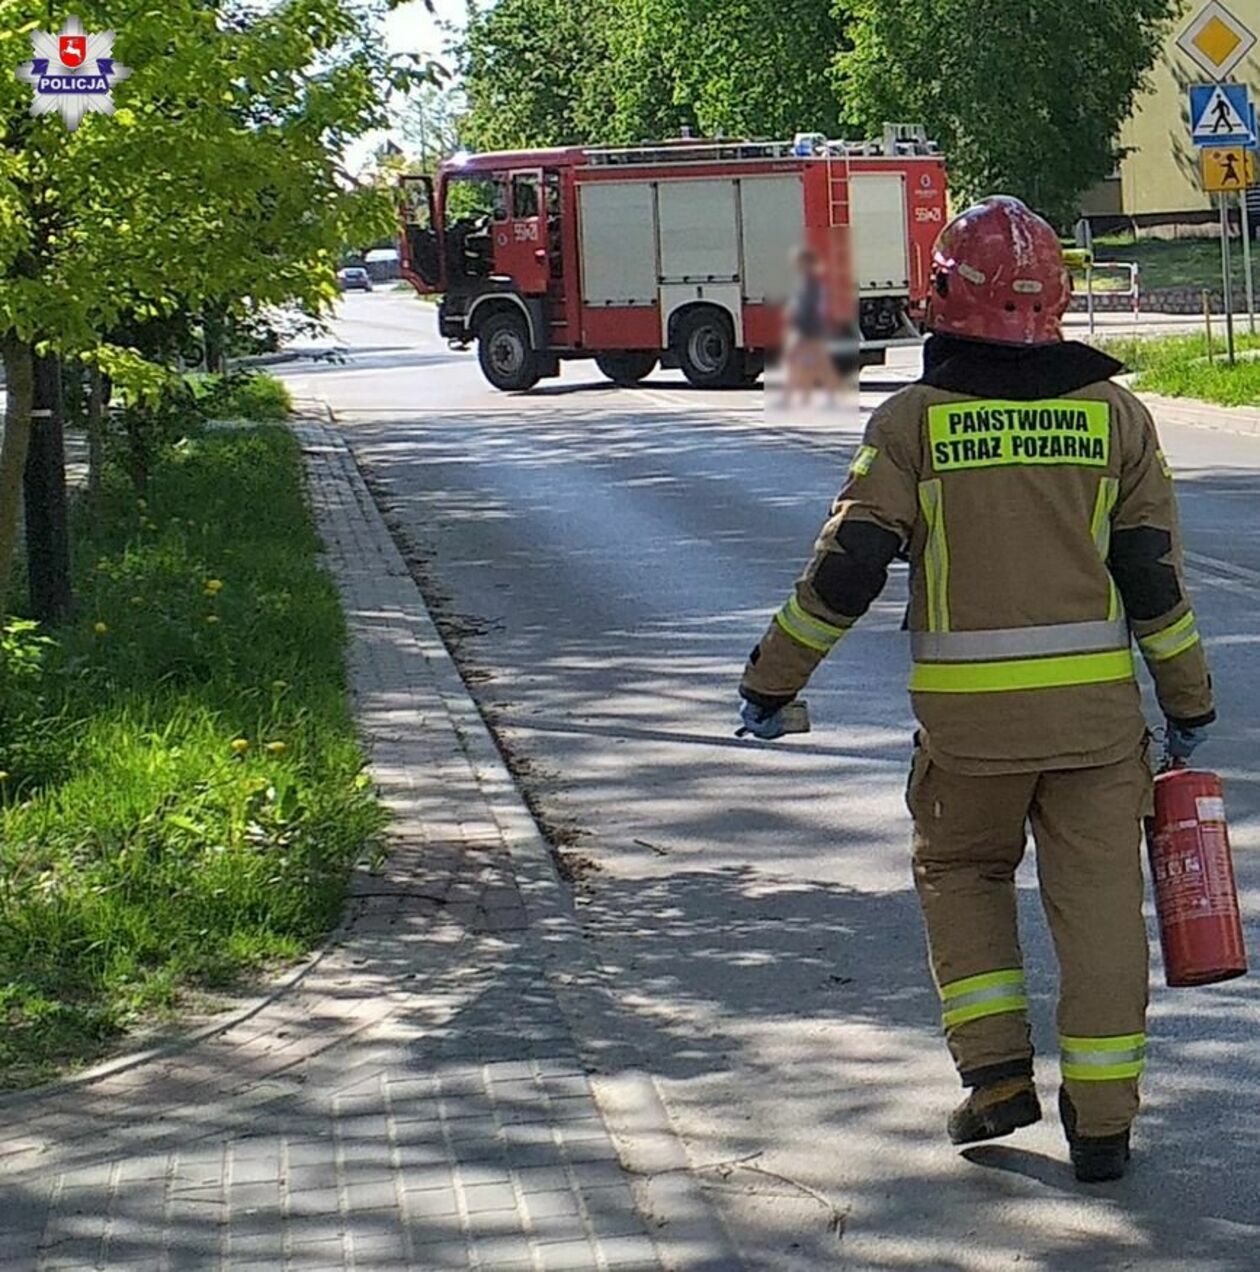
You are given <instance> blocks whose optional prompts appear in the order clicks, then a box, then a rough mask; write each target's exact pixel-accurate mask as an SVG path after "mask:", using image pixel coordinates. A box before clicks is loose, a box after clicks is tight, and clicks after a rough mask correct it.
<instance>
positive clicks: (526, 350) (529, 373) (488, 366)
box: [477, 313, 540, 393]
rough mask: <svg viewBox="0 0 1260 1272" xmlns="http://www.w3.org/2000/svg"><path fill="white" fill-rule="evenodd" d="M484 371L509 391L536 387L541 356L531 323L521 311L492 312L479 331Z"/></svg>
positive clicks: (482, 368)
mask: <svg viewBox="0 0 1260 1272" xmlns="http://www.w3.org/2000/svg"><path fill="white" fill-rule="evenodd" d="M477 361H478V362H480V363H481V372H482V374H483V375H484V376H485V377H486V379H487V380H489V381H490V383H491V384H493V385H494V387H495V388H496V389H501V390H503V391H504V392H505V393H520V392H523V391H524V390H525V389H532V388H533V387H534V385H535V384H537V383H538V380H539V378H540V377H539V372H538V365H537V359H536V358H535V357H534V349H533V346H532V345H531V343H530V339H529V325H528V324H527V323H526V321H525V319H524V317H523V316H522V315H521V314H514V313H498V314H491V315H490V317H489V318H487V319H486V321H485V322H484V323H482V325H481V330H480V331H479V332H478V334H477Z"/></svg>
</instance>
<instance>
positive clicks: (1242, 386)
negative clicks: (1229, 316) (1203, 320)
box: [1099, 332, 1260, 406]
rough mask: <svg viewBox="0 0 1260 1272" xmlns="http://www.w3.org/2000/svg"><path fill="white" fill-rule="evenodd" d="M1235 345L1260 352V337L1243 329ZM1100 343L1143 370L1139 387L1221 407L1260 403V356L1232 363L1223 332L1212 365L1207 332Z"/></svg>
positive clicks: (1132, 367)
mask: <svg viewBox="0 0 1260 1272" xmlns="http://www.w3.org/2000/svg"><path fill="white" fill-rule="evenodd" d="M1235 344H1236V346H1237V349H1238V351H1239V352H1240V353H1245V352H1247V351H1248V350H1260V336H1251V335H1245V334H1241V333H1240V334H1238V335H1237V336H1236V339H1235ZM1099 345H1100V347H1101V348H1102V349H1103V350H1105V351H1106V352H1107V353H1109V354H1111V356H1112V357H1113V358H1119V359H1120V361H1121V362H1123V363H1124V364H1125V366H1127V367H1128V368H1129V370H1130V371H1136V372H1137V373H1138V375H1137V379H1136V380H1135V382H1134V387H1135V388H1137V389H1139V390H1141V391H1144V392H1147V393H1162V394H1163V395H1165V396H1166V397H1189V398H1199V399H1201V400H1202V401H1205V402H1215V403H1217V404H1218V405H1220V406H1258V405H1260V359H1256V358H1254V357H1250V358H1239V360H1238V362H1237V363H1236V364H1235V365H1234V366H1232V367H1231V366H1229V365H1228V363H1227V362H1226V361H1225V338H1224V333H1223V332H1219V333H1218V334H1217V335H1216V336H1215V337H1214V338H1213V341H1212V347H1213V351H1214V354H1215V358H1214V360H1213V361H1212V362H1210V363H1209V362H1208V360H1207V352H1208V347H1207V337H1206V335H1204V334H1199V335H1193V336H1164V337H1160V338H1159V339H1155V340H1151V339H1140V338H1134V339H1127V340H1123V339H1117V340H1105V341H1100V342H1099Z"/></svg>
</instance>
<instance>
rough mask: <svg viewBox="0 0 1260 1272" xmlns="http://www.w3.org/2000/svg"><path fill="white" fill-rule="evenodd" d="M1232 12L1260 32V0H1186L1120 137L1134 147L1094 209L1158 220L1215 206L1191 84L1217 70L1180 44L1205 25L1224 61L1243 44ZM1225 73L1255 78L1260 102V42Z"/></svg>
mask: <svg viewBox="0 0 1260 1272" xmlns="http://www.w3.org/2000/svg"><path fill="white" fill-rule="evenodd" d="M1222 9H1223V10H1224V18H1223V19H1222V17H1221V16H1220V15H1221V10H1222ZM1208 10H1211V12H1207V11H1208ZM1231 18H1232V19H1234V20H1236V22H1237V23H1239V24H1241V26H1242V27H1244V28H1247V29H1249V30H1251V31H1253V32H1255V34H1256V35H1257V36H1258V37H1260V0H1223V3H1222V0H1210V3H1209V2H1205V0H1190V2H1189V3H1188V4H1187V5H1186V8H1185V12H1184V13H1183V14H1182V16H1181V17H1179V18H1178V19H1177V20H1176V22H1175V23H1174V24H1173V28H1172V32H1171V34H1170V36H1169V38H1168V43H1167V45H1166V46H1165V48H1164V53H1163V56H1162V57H1161V58H1160V61H1159V62H1158V63H1157V65H1156V66H1155V68H1154V69H1153V71H1152V72H1151V75H1150V85H1149V88H1148V90H1147V91H1146V92H1145V93H1143V94H1142V96H1141V97H1140V98H1139V99H1138V106H1137V110H1136V111H1135V112H1134V113H1133V115H1132V116H1131V118H1130V119H1129V120H1128V121H1127V122H1126V123H1125V125H1124V127H1123V129H1122V130H1121V134H1120V143H1121V145H1122V146H1124V147H1125V148H1126V149H1127V150H1128V151H1129V152H1130V153H1129V154H1128V156H1127V157H1126V158H1125V159H1123V160H1122V161H1121V163H1120V166H1119V169H1118V170H1117V173H1116V175H1115V176H1114V177H1112V178H1111V180H1109V181H1106V182H1104V183H1103V184H1102V185H1101V186H1100V187H1098V188H1097V189H1095V190H1093V191H1091V192H1090V193H1089V195H1088V196H1087V197H1086V199H1085V200H1084V204H1085V206H1084V211H1085V212H1086V213H1087V214H1091V215H1108V214H1111V215H1118V214H1123V215H1126V216H1133V217H1138V218H1146V217H1149V218H1151V219H1152V220H1154V219H1156V218H1159V217H1164V216H1167V215H1168V214H1169V213H1175V212H1192V211H1197V212H1207V211H1208V210H1210V208H1211V206H1212V205H1211V202H1210V200H1209V198H1208V196H1207V195H1206V194H1204V193H1203V192H1202V191H1201V190H1200V189H1199V180H1198V171H1197V162H1198V155H1197V152H1196V150H1195V147H1194V146H1192V145H1191V144H1190V125H1189V118H1188V117H1189V106H1188V101H1187V96H1188V95H1187V89H1188V87H1189V86H1190V85H1191V84H1205V83H1210V82H1212V81H1213V80H1214V79H1216V78H1217V77H1216V76H1214V75H1211V74H1209V73H1208V72H1207V71H1206V70H1205V69H1204V68H1203V67H1201V66H1199V65H1197V64H1196V63H1195V62H1194V61H1193V60H1192V59H1191V58H1190V57H1188V56H1187V55H1186V54H1185V53H1184V52H1183V51H1182V50H1181V49H1180V48H1178V46H1177V38H1178V37H1179V36H1180V35H1181V34H1182V33H1183V32H1185V31H1187V30H1188V29H1194V28H1198V30H1199V34H1198V43H1199V45H1200V47H1201V48H1202V49H1203V50H1204V52H1205V55H1206V56H1208V57H1209V58H1215V59H1217V60H1218V61H1219V60H1223V59H1224V58H1227V57H1229V56H1231V55H1232V54H1233V53H1234V52H1235V51H1236V49H1237V48H1238V47H1241V46H1240V45H1238V44H1237V38H1238V37H1237V35H1236V34H1235V32H1234V31H1232V30H1231V26H1232V23H1231V22H1230V21H1229V19H1231ZM1226 78H1228V79H1231V80H1235V81H1237V82H1239V83H1245V84H1247V85H1249V86H1250V88H1251V94H1252V100H1253V101H1256V102H1257V103H1258V104H1260V43H1257V44H1256V45H1255V46H1254V47H1253V48H1252V50H1251V52H1250V53H1249V54H1247V56H1246V57H1244V58H1243V59H1242V61H1241V62H1239V63H1238V65H1237V66H1236V67H1235V68H1234V69H1233V70H1232V71H1231V72H1230V73H1229V75H1228V76H1227V77H1226Z"/></svg>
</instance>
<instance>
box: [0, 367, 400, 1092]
mask: <svg viewBox="0 0 1260 1272" xmlns="http://www.w3.org/2000/svg"><path fill="white" fill-rule="evenodd" d="M252 396H253V397H255V398H257V399H258V401H256V402H254V403H253V405H254V406H255V408H258V409H269V407H268V404H269V403H270V399H271V398H273V397H274V396H275V393H274V390H272V389H269V388H268V387H267V386H266V385H259V386H257V387H256V388H255V390H254V391H253V394H252ZM270 409H274V403H270ZM76 529H77V532H78V533H77V535H76V560H75V582H76V588H77V594H78V597H79V606H78V612H77V615H76V618H75V620H74V621H73V622H72V623H71V624H68V625H66V626H64V627H63V628H60V629H58V630H53V631H49V632H42V631H40V630H39V629H37V628H35V627H34V626H33V625H32V624H29V623H24V622H21V621H15V622H11V623H10V624H9V625H8V627H7V628H6V629H5V632H4V636H3V643H2V645H0V770H3V774H4V776H3V780H2V781H0V1019H3V1021H4V1024H5V1028H4V1029H3V1030H0V1086H9V1087H11V1086H15V1085H23V1084H27V1083H30V1082H35V1081H39V1080H42V1079H45V1078H47V1077H50V1076H52V1075H53V1074H54V1073H55V1072H56V1070H57V1069H58V1068H59V1067H60V1066H62V1065H64V1064H66V1063H71V1064H73V1063H76V1062H82V1061H85V1060H87V1059H89V1058H91V1057H92V1056H94V1055H98V1054H100V1052H101V1051H102V1050H103V1049H104V1048H105V1047H106V1046H107V1045H108V1044H109V1043H110V1041H111V1040H113V1039H115V1038H117V1037H118V1035H120V1034H121V1033H122V1032H123V1031H124V1030H126V1029H127V1028H128V1027H130V1026H133V1025H134V1024H135V1023H137V1022H138V1021H141V1020H143V1019H146V1018H149V1019H151V1018H153V1017H155V1016H158V1015H161V1014H163V1013H169V1012H171V1011H172V1010H173V1009H174V1008H176V1007H178V1006H180V1005H181V1004H183V1003H185V1002H186V1001H187V1000H188V998H189V995H190V993H194V992H196V991H199V990H214V989H222V988H225V987H228V986H230V985H231V984H232V983H233V982H234V981H236V980H237V979H238V978H239V977H240V976H241V975H242V974H243V973H246V972H249V971H251V970H255V969H259V968H262V967H264V966H266V965H267V964H269V963H271V962H274V961H276V960H284V959H291V958H293V957H295V956H297V955H299V954H301V953H302V952H303V951H305V950H306V949H308V948H309V947H310V945H311V944H312V943H313V942H314V941H315V940H316V939H317V938H318V937H319V936H320V934H321V933H323V932H324V931H325V930H327V929H328V927H329V926H330V925H331V924H332V923H333V922H334V921H335V919H336V916H337V914H338V911H339V908H340V905H341V901H342V897H343V893H344V886H345V882H346V878H347V875H348V871H349V868H350V865H351V863H352V862H353V861H354V860H355V859H356V858H357V857H359V856H360V854H362V853H363V851H364V849H365V846H366V845H368V844H369V843H370V841H371V840H372V838H373V836H374V834H375V833H376V831H377V830H378V829H379V827H380V826H381V824H382V815H381V813H380V811H379V808H378V806H377V804H376V802H375V800H374V796H373V793H372V791H371V789H370V784H369V782H368V780H367V778H366V776H365V775H364V774H363V771H362V757H361V755H360V752H359V748H358V745H357V742H356V739H355V736H354V731H353V727H352V722H351V717H350V714H349V709H348V705H347V702H346V696H345V673H344V667H343V650H344V646H345V628H344V623H343V618H342V614H341V611H340V607H339V604H338V601H337V598H336V594H335V591H334V588H333V585H332V583H331V581H330V580H329V579H328V577H327V576H326V575H325V574H324V572H323V570H322V569H321V568H320V567H319V565H318V564H317V554H318V552H319V551H320V544H319V541H318V539H317V537H316V535H315V532H314V529H313V527H312V523H311V518H310V513H309V509H308V507H307V504H306V500H305V495H304V491H303V485H302V478H301V469H300V457H299V454H298V449H297V445H296V443H295V441H294V439H293V438H292V436H291V435H290V434H289V433H288V432H287V431H286V430H284V429H282V428H278V427H274V426H265V427H260V428H250V429H221V430H209V431H196V430H194V431H193V432H192V433H191V434H190V435H189V436H188V437H186V438H185V439H183V440H182V441H180V442H179V443H178V444H176V445H175V446H173V447H166V448H164V449H163V450H162V452H161V454H160V455H159V457H158V458H157V460H156V463H155V465H154V468H153V471H152V472H151V474H150V477H149V482H148V488H147V493H146V498H145V499H137V497H136V494H135V491H134V489H133V487H132V486H131V485H130V484H129V483H128V482H127V481H126V480H125V478H124V477H123V475H122V474H121V472H119V471H118V470H117V469H115V468H110V469H107V470H106V480H105V489H104V495H103V506H102V509H101V515H100V517H99V524H98V525H97V526H96V527H92V526H89V525H88V518H87V517H86V514H85V515H84V516H83V517H82V518H81V519H80V524H79V525H78V526H77V527H76Z"/></svg>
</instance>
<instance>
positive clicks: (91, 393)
mask: <svg viewBox="0 0 1260 1272" xmlns="http://www.w3.org/2000/svg"><path fill="white" fill-rule="evenodd" d="M106 407H107V403H106V401H105V377H104V376H102V375H101V369H100V367H91V368H89V370H88V401H87V439H88V516H89V517H91V519H92V533H93V534H94V535H96V534H99V532H100V528H101V483H102V481H103V479H104V469H105V411H106Z"/></svg>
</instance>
